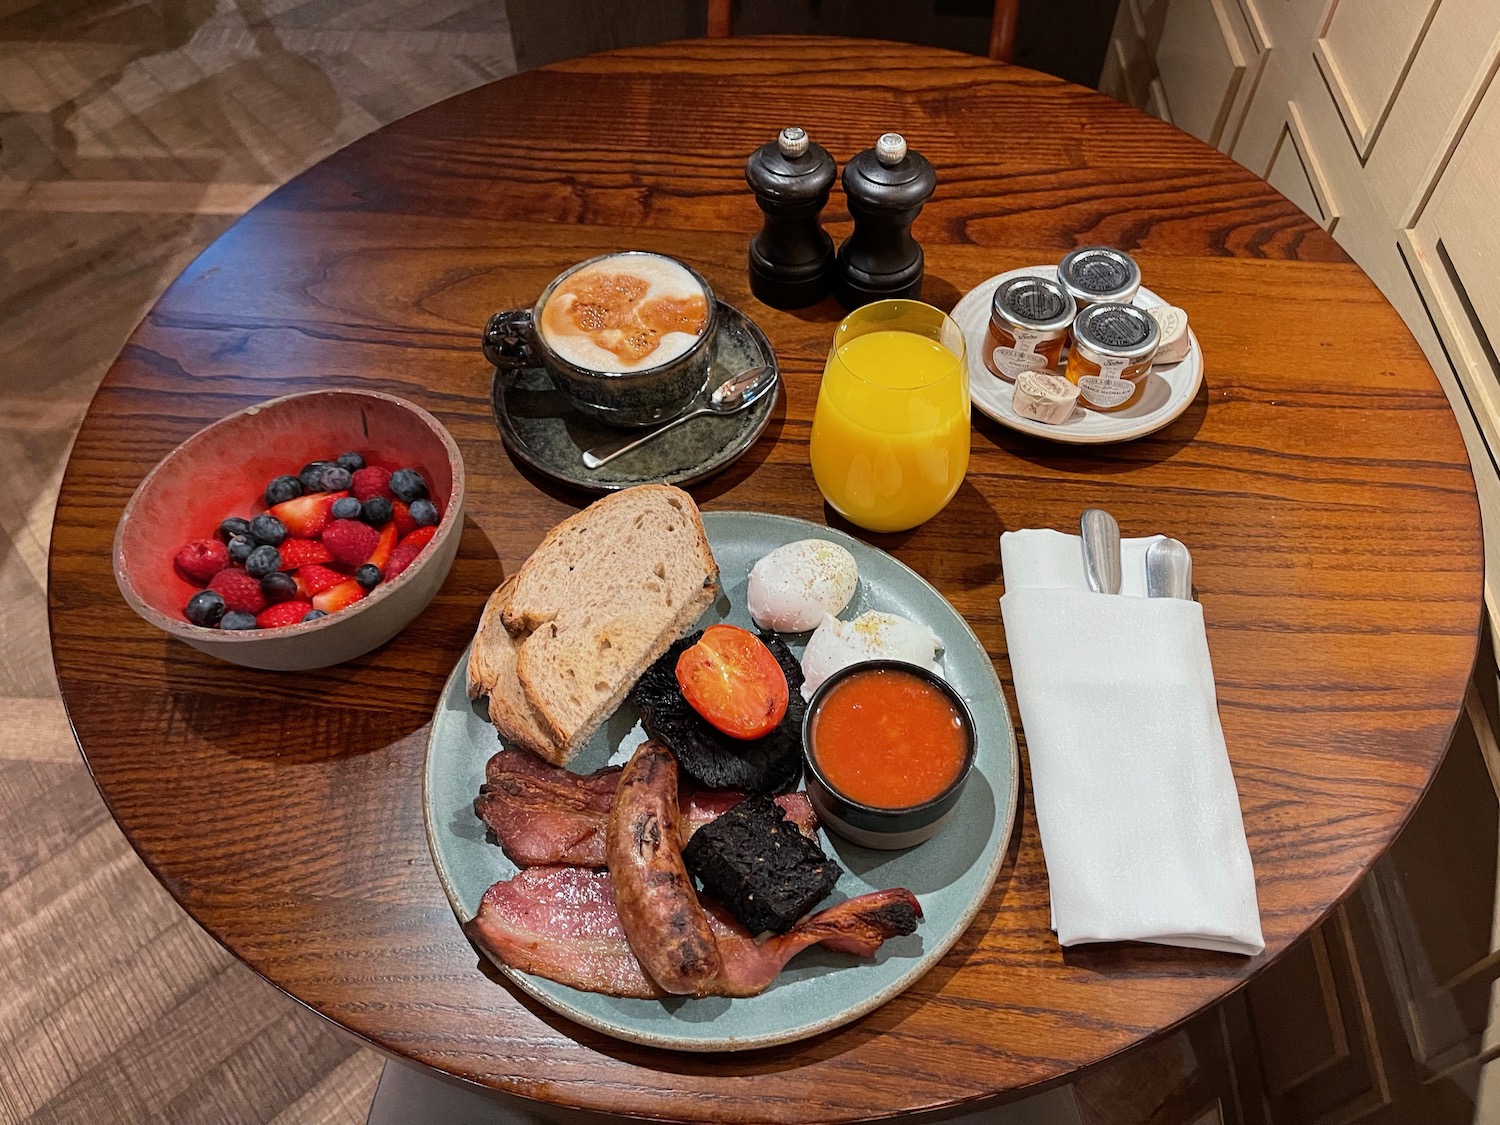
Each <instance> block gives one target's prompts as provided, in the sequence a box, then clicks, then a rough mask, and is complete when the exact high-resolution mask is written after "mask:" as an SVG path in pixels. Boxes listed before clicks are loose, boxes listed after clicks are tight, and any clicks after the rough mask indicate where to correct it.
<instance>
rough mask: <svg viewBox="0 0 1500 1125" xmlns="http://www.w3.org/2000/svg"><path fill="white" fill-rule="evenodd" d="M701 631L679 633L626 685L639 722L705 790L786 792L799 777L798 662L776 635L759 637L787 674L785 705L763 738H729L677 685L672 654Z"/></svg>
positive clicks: (801, 706) (803, 706)
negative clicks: (631, 686)
mask: <svg viewBox="0 0 1500 1125" xmlns="http://www.w3.org/2000/svg"><path fill="white" fill-rule="evenodd" d="M701 636H703V632H702V630H699V631H698V632H696V633H692V634H689V635H688V636H686V637H683V638H682V640H680V641H678V642H677V643H676V644H674V645H673V646H672V647H671V648H669V649H667V651H666V652H665V653H664V654H663V655H662V657H661V659H660V660H658V661H657V662H656V663H655V664H653V665H651V667H650V668H648V669H646V672H645V674H644V675H643V676H641V678H640V679H639V680H637V681H636V683H635V687H633V688H631V689H630V702H632V703H634V704H635V705H636V707H638V708H639V709H640V712H641V725H642V726H644V727H645V728H646V733H647V734H648V735H650V736H651V737H652V738H654V739H656V740H657V741H658V742H662V743H665V744H666V746H667V748H668V749H670V750H671V751H672V753H673V755H674V756H675V757H676V758H677V765H678V767H679V768H680V769H681V770H682V771H683V772H684V773H685V774H687V775H688V776H689V777H691V778H692V779H693V780H694V781H696V782H697V783H698V784H699V785H702V786H704V787H705V788H708V789H743V790H744V791H745V792H747V793H789V792H791V791H792V790H793V789H795V788H796V787H797V783H798V782H800V781H801V780H802V719H803V716H804V715H806V714H807V703H806V702H805V701H804V700H803V698H802V666H801V665H800V664H798V663H797V658H796V657H795V656H793V655H792V650H791V649H789V648H787V647H786V645H785V644H784V643H782V640H781V638H780V637H774V636H772V637H761V640H762V641H764V642H765V644H766V647H767V648H769V649H770V650H771V655H773V656H774V657H776V663H777V664H780V665H781V670H782V671H783V672H784V673H786V683H787V689H788V693H787V707H786V715H785V716H784V717H783V718H782V720H781V723H780V724H779V725H778V726H777V727H776V729H775V730H773V731H772V732H771V733H770V734H768V735H766V736H765V737H764V738H752V739H739V738H730V737H729V736H728V735H727V734H724V733H722V732H721V731H719V730H717V729H716V728H715V727H714V726H713V725H712V724H711V723H709V721H708V720H707V719H705V718H704V717H703V716H702V715H700V714H698V712H696V711H694V710H693V707H692V704H690V703H688V701H687V700H686V699H685V698H683V695H682V689H681V688H679V687H678V686H677V658H678V657H679V656H681V655H682V654H683V652H685V651H686V650H687V649H688V648H689V647H691V646H692V645H695V644H697V643H698V638H699V637H701Z"/></svg>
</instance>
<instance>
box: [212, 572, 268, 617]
mask: <svg viewBox="0 0 1500 1125" xmlns="http://www.w3.org/2000/svg"><path fill="white" fill-rule="evenodd" d="M208 588H209V589H210V590H213V591H215V592H217V593H218V595H219V596H220V597H221V598H223V599H224V608H225V609H227V610H230V611H231V612H234V613H249V614H256V613H259V612H260V611H261V610H263V609H265V608H266V595H265V594H264V593H262V592H261V588H260V581H259V580H258V579H255V578H251V577H250V576H249V575H248V574H246V573H245V572H244V571H243V570H240V569H239V568H238V567H231V568H226V569H224V570H221V571H219V573H218V574H215V575H214V576H213V579H212V580H211V581H210V582H209V584H208Z"/></svg>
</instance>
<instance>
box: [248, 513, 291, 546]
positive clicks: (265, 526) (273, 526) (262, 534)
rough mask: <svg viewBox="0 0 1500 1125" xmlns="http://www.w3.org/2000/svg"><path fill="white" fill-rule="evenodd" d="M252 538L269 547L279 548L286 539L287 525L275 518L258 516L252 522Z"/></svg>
mask: <svg viewBox="0 0 1500 1125" xmlns="http://www.w3.org/2000/svg"><path fill="white" fill-rule="evenodd" d="M250 538H251V539H254V540H255V541H256V542H257V543H264V544H265V545H266V546H268V547H279V546H281V541H282V540H283V539H285V538H286V525H285V524H284V523H282V522H281V521H280V520H279V519H277V518H276V517H275V516H256V517H255V518H254V519H253V520H251V521H250Z"/></svg>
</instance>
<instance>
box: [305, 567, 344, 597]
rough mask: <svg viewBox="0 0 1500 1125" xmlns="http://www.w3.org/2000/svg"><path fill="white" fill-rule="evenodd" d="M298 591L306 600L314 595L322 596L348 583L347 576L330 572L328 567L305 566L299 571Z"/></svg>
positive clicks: (333, 571) (334, 571)
mask: <svg viewBox="0 0 1500 1125" xmlns="http://www.w3.org/2000/svg"><path fill="white" fill-rule="evenodd" d="M295 577H296V579H297V591H298V593H299V594H300V595H301V596H302V597H304V598H310V597H312V596H313V595H314V594H321V593H322V592H323V591H324V590H327V589H331V588H332V587H334V586H337V585H338V584H339V583H340V582H345V581H348V578H349V576H348V575H347V574H340V573H339V572H338V571H336V570H329V569H328V568H327V567H326V566H319V565H317V564H316V563H313V564H312V565H310V566H304V567H303V568H302V569H301V570H299V571H297V574H296V576H295Z"/></svg>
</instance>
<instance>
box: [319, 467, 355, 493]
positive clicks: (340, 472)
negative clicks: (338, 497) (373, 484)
mask: <svg viewBox="0 0 1500 1125" xmlns="http://www.w3.org/2000/svg"><path fill="white" fill-rule="evenodd" d="M353 483H354V476H353V474H352V473H350V472H349V470H348V469H345V468H343V467H341V466H339V465H329V466H328V467H327V468H326V469H324V470H323V475H322V476H320V477H319V478H318V486H319V489H320V491H323V492H343V491H344V490H345V489H347V488H348V487H349V486H350V485H351V484H353Z"/></svg>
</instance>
